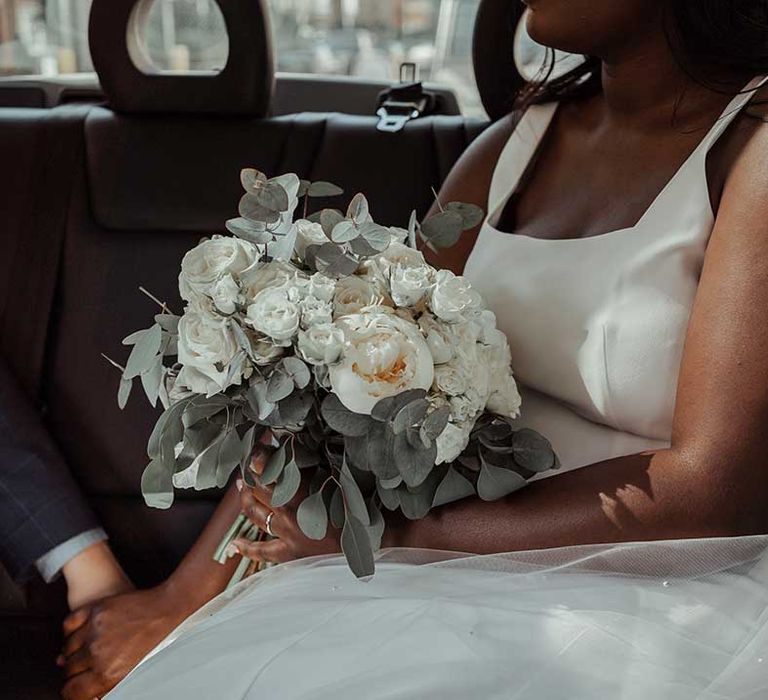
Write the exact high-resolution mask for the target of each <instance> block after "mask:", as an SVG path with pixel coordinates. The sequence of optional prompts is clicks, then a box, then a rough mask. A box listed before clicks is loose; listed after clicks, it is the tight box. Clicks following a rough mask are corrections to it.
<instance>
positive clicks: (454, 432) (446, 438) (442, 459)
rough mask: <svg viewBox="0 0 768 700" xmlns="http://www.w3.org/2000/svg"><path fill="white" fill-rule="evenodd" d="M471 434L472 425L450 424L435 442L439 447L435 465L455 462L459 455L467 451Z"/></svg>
mask: <svg viewBox="0 0 768 700" xmlns="http://www.w3.org/2000/svg"><path fill="white" fill-rule="evenodd" d="M471 432H472V426H471V425H464V426H462V425H454V424H453V423H448V425H446V426H445V430H443V432H442V433H440V435H439V436H438V437H437V439H436V440H435V445H436V446H437V459H436V460H435V464H446V463H451V462H455V461H456V459H457V458H458V457H459V455H460V454H461V453H462V452H464V450H466V449H467V445H468V444H469V436H470V433H471Z"/></svg>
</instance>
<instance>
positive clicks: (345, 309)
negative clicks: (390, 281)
mask: <svg viewBox="0 0 768 700" xmlns="http://www.w3.org/2000/svg"><path fill="white" fill-rule="evenodd" d="M382 302H383V299H382V297H381V295H380V293H379V291H378V290H377V289H376V288H375V287H374V286H373V285H372V284H371V283H370V282H368V281H367V280H365V279H363V278H362V277H355V276H352V277H343V278H342V279H340V280H339V281H338V282H337V283H336V291H335V292H334V295H333V316H334V318H339V317H341V316H348V315H350V314H356V313H359V312H360V311H361V310H362V309H364V308H365V307H367V306H376V305H377V304H381V303H382Z"/></svg>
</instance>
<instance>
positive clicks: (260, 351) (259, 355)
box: [251, 338, 285, 366]
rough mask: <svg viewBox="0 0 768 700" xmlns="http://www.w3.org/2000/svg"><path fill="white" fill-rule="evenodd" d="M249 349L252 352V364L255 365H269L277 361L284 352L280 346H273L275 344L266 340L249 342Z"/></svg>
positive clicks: (259, 339) (260, 339)
mask: <svg viewBox="0 0 768 700" xmlns="http://www.w3.org/2000/svg"><path fill="white" fill-rule="evenodd" d="M251 349H252V350H253V358H254V362H255V363H256V364H257V365H260V366H263V365H271V364H272V363H273V362H275V361H277V360H278V359H279V358H280V357H281V356H282V354H283V352H284V351H285V348H284V347H283V346H282V345H275V343H274V342H273V341H271V340H269V339H268V338H258V339H256V340H252V341H251Z"/></svg>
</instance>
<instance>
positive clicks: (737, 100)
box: [483, 76, 768, 243]
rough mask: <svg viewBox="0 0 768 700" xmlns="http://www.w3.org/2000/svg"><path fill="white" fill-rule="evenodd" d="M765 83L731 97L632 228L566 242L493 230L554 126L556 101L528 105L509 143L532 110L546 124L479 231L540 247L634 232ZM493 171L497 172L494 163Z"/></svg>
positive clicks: (757, 81) (750, 85)
mask: <svg viewBox="0 0 768 700" xmlns="http://www.w3.org/2000/svg"><path fill="white" fill-rule="evenodd" d="M766 80H768V76H757V77H755V78H753V79H752V80H750V81H749V82H748V83H747V85H746V86H745V87H744V88H743V89H742V90H741V91H739V92H738V93H737V94H736V95H735V96H734V97H733V99H732V100H731V101H730V102H729V103H728V105H727V106H726V108H725V109H724V110H723V112H722V113H721V114H720V116H719V117H718V118H717V119H716V120H715V123H714V124H713V125H712V126H711V127H710V129H709V131H707V133H706V134H705V135H704V137H703V138H702V139H701V141H699V143H698V144H696V147H695V148H694V149H693V150H692V151H691V152H690V153H689V154H688V156H687V157H686V158H685V160H684V161H683V162H682V163H681V164H680V166H679V167H678V168H677V170H675V172H674V173H673V174H672V176H671V177H670V178H669V180H668V181H667V182H666V184H665V185H664V186H663V187H662V188H661V190H660V191H659V192H658V193H657V194H656V195H655V196H654V198H653V199H652V200H651V203H650V204H649V205H648V207H647V208H646V209H645V211H644V212H643V213H642V214H641V215H640V218H639V219H638V220H637V221H636V222H635V223H634V224H632V225H631V226H625V227H623V228H617V229H611V230H609V231H603V232H602V233H597V234H594V235H592V236H576V237H570V238H561V237H558V238H541V237H539V236H531V235H529V234H526V233H516V232H514V231H511V232H507V231H502V230H500V229H499V228H497V225H498V223H499V221H498V220H499V217H500V216H501V214H502V213H503V211H504V208H505V207H506V206H507V205H508V204H509V202H510V200H511V199H512V197H513V196H515V194H517V191H518V186H519V185H520V182H521V181H522V179H523V178H524V177H525V176H526V174H530V173H531V172H532V171H533V170H535V166H536V161H537V160H538V158H539V157H540V155H541V152H542V150H543V147H544V144H545V141H546V138H547V136H549V135H550V132H551V130H552V126H553V124H554V122H555V116H556V115H557V113H558V111H559V108H560V105H561V103H560V102H559V101H556V102H551V103H545V104H535V105H532V106H531V107H529V108H528V109H527V110H526V112H525V114H523V116H522V117H521V119H520V120H519V122H518V123H517V125H516V126H515V129H514V131H513V133H512V135H511V136H510V139H512V138H514V137H515V134H516V133H518V129H519V128H520V127H521V126H522V125H523V124H524V122H525V121H526V119H528V118H529V114H531V112H532V110H535V109H537V108H545V109H548V110H549V112H548V113H545V116H544V118H545V119H546V123H545V125H544V128H543V129H541V130H540V132H539V133H538V136H537V138H536V142H535V144H534V145H533V148H532V149H531V151H530V154H529V156H528V160H527V162H526V164H525V166H524V167H523V168H522V169H521V170H520V173H519V174H518V175H517V177H515V178H514V182H513V183H512V187H511V189H510V191H509V192H508V193H507V194H506V195H505V196H504V197H503V199H501V201H500V202H499V204H497V205H496V206H495V207H494V209H493V211H492V212H490V213H489V214H488V216H487V217H486V219H485V225H484V226H483V228H484V229H485V228H487V229H490V230H491V231H493V232H494V233H496V234H498V235H501V236H508V237H509V238H518V239H520V238H522V239H527V240H530V241H540V242H542V243H556V242H558V243H559V242H573V241H588V240H591V239H602V238H608V237H611V236H614V235H616V234H620V233H625V232H627V231H632V230H634V229H636V228H639V227H640V226H641V225H642V224H643V223H644V222H645V220H646V219H647V218H648V215H649V214H650V212H651V211H652V210H653V209H655V208H656V206H657V205H658V203H659V202H660V201H661V199H662V198H663V197H664V196H665V195H666V193H667V192H668V191H669V190H670V189H671V187H672V186H673V184H674V183H675V182H676V181H677V180H678V178H679V177H680V175H681V174H682V172H683V171H684V170H686V169H687V168H688V166H689V165H690V164H691V162H693V159H694V158H695V157H696V156H697V155H698V154H699V152H700V151H701V149H702V148H703V147H704V146H705V145H706V146H710V145H712V143H714V142H715V141H716V139H717V137H719V136H720V134H722V131H723V130H724V129H725V128H727V127H728V125H729V124H730V123H731V121H732V119H730V118H729V117H733V118H735V117H736V116H737V115H738V113H739V112H740V111H741V109H742V108H743V107H744V106H745V105H746V104H747V103H748V102H749V99H751V97H752V96H753V95H754V93H755V91H756V90H758V89H759V88H760V87H761V86H762V85H763V84H765V82H766ZM742 99H743V102H742ZM726 118H728V122H727V123H726V124H721V121H722V120H723V119H726ZM719 127H722V128H719ZM713 135H714V136H715V138H714V139H713V138H712V136H713ZM708 150H709V148H707V152H708ZM705 155H706V154H705ZM531 166H533V169H531ZM496 167H497V168H498V162H497V166H496ZM703 175H704V181H705V184H706V171H705V172H704V173H703ZM706 201H707V213H708V214H709V215H710V216H711V217H712V218H713V219H714V218H715V216H716V212H715V210H714V208H713V207H712V201H711V199H710V197H709V196H707V197H706ZM491 221H493V222H494V223H491Z"/></svg>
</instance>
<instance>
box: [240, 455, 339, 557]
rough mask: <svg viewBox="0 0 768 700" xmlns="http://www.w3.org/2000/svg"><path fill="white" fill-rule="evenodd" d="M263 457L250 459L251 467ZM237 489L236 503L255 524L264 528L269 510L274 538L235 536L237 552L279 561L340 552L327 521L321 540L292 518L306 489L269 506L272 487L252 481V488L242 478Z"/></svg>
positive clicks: (336, 533) (334, 535)
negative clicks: (276, 505) (280, 504)
mask: <svg viewBox="0 0 768 700" xmlns="http://www.w3.org/2000/svg"><path fill="white" fill-rule="evenodd" d="M261 464H263V460H258V459H254V462H253V466H254V468H255V469H254V470H255V471H259V467H260V466H261ZM237 487H238V489H239V490H240V503H241V505H242V511H243V514H244V515H245V516H246V517H247V518H248V519H249V520H250V521H251V522H252V523H253V524H254V525H256V526H257V527H258V528H260V529H261V530H263V531H265V532H266V530H267V516H268V515H269V514H270V513H273V515H272V518H271V521H270V529H271V530H272V532H273V533H274V535H275V538H276V539H273V540H265V541H261V542H250V541H248V540H245V539H237V540H234V541H233V542H232V544H233V545H234V546H235V548H236V549H237V550H238V552H239V553H240V554H242V555H243V556H246V557H248V558H249V559H253V560H254V561H266V562H272V563H275V564H279V563H282V562H286V561H293V560H294V559H302V558H304V557H311V556H315V555H317V554H336V553H338V552H341V545H340V538H341V531H340V530H338V529H335V528H334V527H333V526H332V525H331V524H330V523H328V532H327V533H326V536H325V538H324V539H322V540H311V539H309V537H307V536H306V535H305V534H304V533H303V532H302V531H301V528H300V527H299V525H298V523H297V522H296V509H297V508H298V507H299V505H300V504H301V502H302V501H303V500H304V498H306V495H307V494H306V490H305V489H304V488H301V489H299V492H298V493H297V494H296V496H294V498H293V500H292V501H291V502H290V503H288V504H287V505H285V506H283V507H282V508H273V507H272V506H271V505H270V503H271V500H272V488H271V487H269V486H261V485H256V486H254V487H253V488H251V487H249V486H247V485H246V484H244V483H243V482H242V481H238V482H237Z"/></svg>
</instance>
